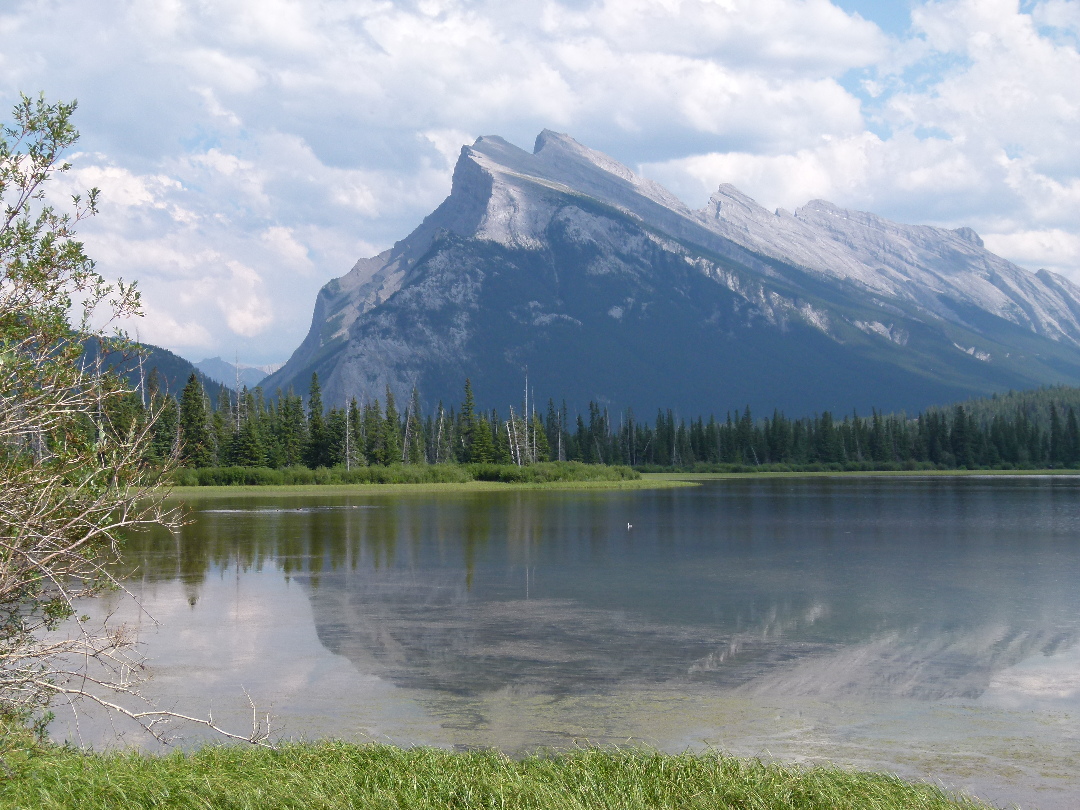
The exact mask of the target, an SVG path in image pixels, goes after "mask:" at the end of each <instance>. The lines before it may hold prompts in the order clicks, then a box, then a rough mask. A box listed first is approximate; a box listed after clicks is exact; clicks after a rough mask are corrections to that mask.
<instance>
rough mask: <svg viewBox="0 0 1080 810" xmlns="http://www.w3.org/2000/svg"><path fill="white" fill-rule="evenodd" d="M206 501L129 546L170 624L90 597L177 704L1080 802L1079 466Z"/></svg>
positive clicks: (316, 722) (288, 730)
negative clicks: (785, 765)
mask: <svg viewBox="0 0 1080 810" xmlns="http://www.w3.org/2000/svg"><path fill="white" fill-rule="evenodd" d="M186 502H187V505H188V508H189V510H190V517H191V523H190V524H189V525H187V526H185V527H184V528H183V529H182V531H181V532H179V533H178V534H176V535H170V534H168V533H166V532H161V533H157V534H150V535H141V536H139V537H137V538H135V540H134V541H133V542H132V543H131V545H130V546H129V549H128V552H127V555H126V559H125V563H124V568H125V570H126V572H127V573H128V574H129V576H130V581H129V583H128V584H129V587H130V589H131V590H132V591H133V592H134V593H135V594H137V595H138V596H139V597H140V598H141V600H142V602H143V605H144V608H145V611H146V614H148V615H149V616H152V617H153V618H154V619H155V620H156V621H157V624H154V623H153V622H151V621H150V619H149V618H148V616H147V615H144V614H140V613H138V612H137V611H134V610H132V609H131V608H130V605H127V606H125V605H124V604H123V602H122V601H120V600H118V599H116V598H113V597H110V598H107V599H105V600H100V601H99V604H98V605H97V608H96V609H98V610H100V609H116V610H118V611H119V614H118V615H119V617H120V618H123V619H125V620H126V621H128V622H129V623H130V624H131V625H132V627H133V628H134V629H135V630H137V632H138V633H139V638H140V640H141V641H142V642H143V644H144V648H143V649H144V652H145V654H146V655H147V656H148V657H149V658H150V659H151V664H152V666H153V668H154V671H155V673H156V674H155V678H154V680H153V681H152V683H151V686H150V689H149V690H148V691H149V692H151V693H152V694H153V695H155V696H157V697H158V698H160V699H161V701H162V703H163V704H164V705H167V706H170V707H173V708H175V709H177V710H180V711H185V712H192V713H197V714H205V713H206V711H207V709H209V708H212V709H213V711H214V716H215V719H216V720H219V721H222V722H226V723H228V724H230V725H232V726H233V727H235V728H238V729H240V730H243V729H244V728H245V722H246V723H247V724H248V727H250V715H251V711H250V707H249V705H248V701H247V698H246V697H245V690H246V693H247V694H250V695H251V697H252V699H254V700H255V701H256V702H257V703H258V704H259V705H260V706H263V707H265V708H268V709H271V710H272V712H273V715H274V723H275V728H280V729H281V733H282V734H283V735H284V736H286V737H305V738H314V737H324V736H334V737H343V738H348V739H353V740H380V741H391V742H395V743H398V744H401V745H413V744H431V745H439V746H450V747H458V748H471V747H485V746H497V747H499V748H501V749H503V750H506V751H508V752H511V753H522V752H529V751H534V750H537V749H538V748H542V747H554V748H566V747H569V746H573V745H579V744H617V745H638V744H642V745H651V746H655V747H658V748H661V749H663V750H666V751H672V752H677V751H684V750H694V751H697V750H703V749H705V748H708V747H713V748H718V749H722V750H724V751H729V752H732V753H736V754H741V755H754V756H764V757H775V758H780V759H784V760H789V761H799V762H806V763H814V762H820V761H824V760H830V761H835V762H840V763H844V764H849V765H852V766H855V767H858V768H868V769H888V770H891V771H894V772H897V773H900V774H901V775H903V776H906V777H912V778H928V779H931V780H934V781H937V782H940V783H943V784H945V785H946V786H947V787H949V788H951V789H967V790H971V791H974V792H976V793H978V794H979V795H980V796H982V797H983V798H986V799H989V800H991V801H994V802H996V803H1000V804H1004V803H1006V802H1009V803H1012V802H1015V803H1019V804H1021V805H1022V806H1025V807H1035V806H1037V807H1042V808H1058V807H1062V808H1064V807H1074V806H1077V804H1078V803H1080V776H1078V775H1077V774H1080V726H1078V724H1077V719H1076V718H1077V717H1078V716H1080V645H1078V643H1077V642H1078V640H1080V587H1078V585H1080V479H1077V478H1036V477H1015V478H1013V477H1010V478H1001V477H985V478H981V477H971V478H948V477H940V478H807V479H759V480H754V479H751V480H733V481H711V482H706V483H704V484H703V485H702V486H697V487H692V488H680V489H658V490H634V491H607V492H603V491H562V492H559V491H551V490H529V491H524V490H518V491H505V492H461V491H457V492H444V493H439V492H435V493H432V492H430V491H425V492H416V493H405V494H401V493H397V494H379V493H373V492H370V491H364V489H362V488H358V489H357V490H356V491H355V493H350V494H347V495H342V494H330V493H320V492H319V491H318V490H317V489H313V490H311V491H310V492H305V493H303V494H296V495H291V494H290V495H284V496H283V495H280V494H277V495H271V494H265V495H264V494H255V495H252V494H247V493H240V494H235V495H232V494H225V495H205V496H203V495H200V496H190V497H187V498H186ZM113 732H114V729H113V728H112V727H109V726H105V725H102V724H101V723H97V722H95V721H94V719H93V718H92V717H89V718H84V719H83V721H82V723H81V725H80V727H79V728H78V729H76V728H75V726H74V725H73V723H72V722H71V719H70V718H69V717H68V716H66V715H64V714H61V716H60V717H59V718H58V720H57V721H56V724H55V726H54V729H53V733H54V735H55V736H59V737H68V738H70V739H73V740H76V741H81V742H83V743H91V744H96V745H102V744H105V743H106V742H107V741H108V740H110V739H111V738H112V735H113ZM186 736H187V737H188V739H189V740H192V739H197V738H198V734H197V733H196V732H194V731H191V732H189V733H187V735H186ZM122 739H123V740H125V741H126V742H128V743H132V742H135V743H142V742H144V741H142V740H140V738H139V737H138V735H136V734H131V733H129V734H127V735H126V736H124V737H123V738H122Z"/></svg>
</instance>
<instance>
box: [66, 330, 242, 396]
mask: <svg viewBox="0 0 1080 810" xmlns="http://www.w3.org/2000/svg"><path fill="white" fill-rule="evenodd" d="M138 345H139V347H140V348H141V350H142V364H141V368H140V363H139V357H138V355H136V354H135V353H134V352H130V353H121V352H106V353H105V358H104V360H103V363H104V364H105V365H106V366H107V367H109V368H111V369H112V370H113V371H115V372H116V373H118V374H122V375H123V376H124V377H125V378H126V379H127V381H128V384H129V385H131V387H132V388H135V389H138V387H139V386H140V385H141V384H142V383H143V381H149V380H150V378H151V376H154V377H156V378H157V385H158V387H159V389H160V390H162V391H164V392H166V393H168V394H172V395H173V396H175V397H177V398H179V397H180V394H181V392H182V391H183V390H184V386H185V385H187V381H188V379H189V378H190V377H191V375H192V374H194V375H195V376H196V377H198V378H199V381H200V382H201V383H202V385H203V388H205V389H206V391H207V393H208V395H209V396H210V400H211V402H212V403H214V404H215V405H216V403H217V396H218V391H219V390H220V388H221V385H220V384H219V383H218V382H217V381H216V380H213V379H211V378H210V377H209V376H208V375H206V374H204V373H203V372H202V371H200V370H199V369H198V368H196V367H195V365H193V364H192V363H191V362H190V361H188V360H185V359H184V358H183V357H181V356H180V355H178V354H173V353H172V352H170V351H169V350H168V349H163V348H161V347H160V346H154V345H152V344H150V343H140V344H138ZM98 353H99V345H98V343H97V341H96V340H88V341H86V342H85V343H84V354H83V363H84V364H87V365H93V364H94V363H96V362H97V356H98ZM226 387H229V386H226Z"/></svg>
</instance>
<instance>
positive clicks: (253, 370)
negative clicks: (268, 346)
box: [195, 357, 269, 390]
mask: <svg viewBox="0 0 1080 810" xmlns="http://www.w3.org/2000/svg"><path fill="white" fill-rule="evenodd" d="M195 367H196V368H197V369H199V371H201V372H202V373H203V374H205V375H206V376H207V377H209V378H210V379H211V380H214V381H216V382H219V383H221V384H222V385H226V386H228V387H229V388H231V389H233V390H239V389H243V388H244V387H245V386H247V387H248V388H254V387H255V386H257V385H258V384H259V383H261V382H262V381H263V380H264V379H266V377H267V375H268V374H269V372H268V371H266V370H264V369H262V368H257V367H256V366H247V365H244V364H243V363H240V364H239V365H237V364H234V363H230V362H229V361H227V360H222V359H221V358H220V357H208V358H206V359H205V360H200V361H199V362H198V363H196V364H195ZM237 383H239V385H238V384H237Z"/></svg>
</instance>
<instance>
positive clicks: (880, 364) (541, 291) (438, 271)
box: [265, 130, 1080, 411]
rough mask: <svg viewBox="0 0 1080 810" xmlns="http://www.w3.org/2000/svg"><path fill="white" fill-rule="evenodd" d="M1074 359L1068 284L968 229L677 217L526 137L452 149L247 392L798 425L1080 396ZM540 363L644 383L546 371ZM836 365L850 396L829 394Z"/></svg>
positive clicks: (726, 199) (715, 200) (632, 184)
mask: <svg viewBox="0 0 1080 810" xmlns="http://www.w3.org/2000/svg"><path fill="white" fill-rule="evenodd" d="M661 316H663V317H661ZM665 318H666V319H667V320H665ZM642 330H644V332H643V331H642ZM807 330H809V331H807ZM796 332H797V333H798V334H797V335H794V336H793V333H796ZM643 334H649V335H652V336H653V338H654V340H655V343H656V345H657V346H659V347H661V348H664V347H666V351H667V352H668V354H665V351H661V350H657V351H654V350H653V348H651V346H650V345H648V343H647V341H644V340H643V338H642V335H643ZM785 336H789V337H790V339H788V338H786V337H785ZM800 341H801V344H802V345H800ZM545 347H547V348H546V349H545ZM590 347H591V348H590ZM631 347H633V348H631ZM1078 347H1080V288H1078V287H1077V286H1076V285H1074V284H1072V283H1071V282H1069V281H1068V280H1067V279H1065V278H1063V277H1061V276H1057V275H1055V274H1051V273H1049V272H1047V271H1040V272H1039V273H1037V274H1036V273H1030V272H1028V271H1026V270H1023V269H1022V268H1019V267H1017V266H1016V265H1013V264H1011V263H1010V262H1007V261H1006V260H1004V259H1002V258H1001V257H998V256H995V255H994V254H992V253H991V252H989V251H987V250H986V249H985V247H984V246H983V245H982V240H981V238H980V237H979V236H978V234H976V233H975V232H974V231H973V230H971V229H970V228H959V229H956V230H948V229H944V228H935V227H933V226H925V225H903V224H900V223H893V222H890V221H889V220H886V219H884V218H882V217H878V216H877V215H874V214H870V213H866V212H857V211H847V210H845V209H841V208H839V207H838V206H835V205H832V204H831V203H827V202H825V201H811V202H810V203H808V204H807V205H805V206H803V207H801V208H799V209H796V211H795V212H787V211H783V210H782V209H779V210H777V211H776V212H769V211H767V210H766V209H764V208H763V207H762V206H760V205H758V204H757V203H756V202H754V201H753V200H752V199H751V198H749V197H748V196H746V195H744V194H742V193H741V192H739V191H738V190H737V189H735V188H734V187H733V186H730V185H723V186H721V187H720V188H719V189H718V190H717V192H716V193H715V194H713V195H712V197H711V198H710V201H709V203H708V204H707V205H706V206H705V207H704V208H702V209H699V210H697V211H695V210H692V209H690V208H689V207H687V206H686V205H685V204H683V203H682V202H681V201H679V200H678V199H677V198H676V197H675V196H674V195H672V194H671V193H670V192H668V191H667V190H666V189H664V188H663V187H662V186H660V185H659V184H657V183H655V182H653V181H650V180H647V179H645V178H641V177H639V176H638V175H636V174H635V173H634V172H632V171H631V170H630V169H628V168H627V167H625V166H622V165H621V164H619V163H618V162H616V161H614V160H613V159H612V158H610V157H608V156H606V155H603V154H602V153H600V152H596V151H595V150H591V149H589V148H588V147H585V146H583V145H581V144H579V143H577V142H576V141H574V140H573V139H572V138H570V137H569V136H567V135H562V134H559V133H555V132H552V131H550V130H544V131H543V132H541V133H540V134H539V135H538V136H537V139H536V142H535V145H534V151H533V152H532V153H529V152H526V151H525V150H523V149H520V148H518V147H516V146H514V145H513V144H510V143H508V142H507V141H505V140H504V139H502V138H499V137H497V136H484V137H481V138H478V139H477V140H476V141H475V142H474V143H473V144H472V145H466V146H464V147H462V150H461V154H460V157H459V159H458V163H457V165H456V167H455V170H454V176H453V181H452V186H451V192H450V195H449V196H448V197H447V198H446V199H445V200H444V201H443V203H442V204H440V205H439V206H438V207H437V208H436V209H435V210H434V211H433V212H432V213H431V214H430V215H429V216H428V217H426V218H425V219H424V221H423V222H422V223H421V224H420V225H419V226H418V227H417V228H416V229H415V230H414V231H413V232H412V233H411V234H410V235H409V236H408V237H406V238H405V239H403V240H401V241H399V242H397V243H395V245H394V246H393V247H391V248H390V249H388V250H386V251H384V252H382V253H380V254H379V255H378V256H375V257H371V258H368V259H361V260H360V261H358V262H357V263H356V264H355V265H354V266H353V268H351V269H350V271H349V272H348V273H346V274H345V275H344V276H342V277H341V278H339V279H335V280H334V281H331V282H330V283H329V284H327V285H326V286H325V287H324V288H323V290H322V291H320V293H319V295H318V298H317V301H316V306H315V310H314V312H313V317H312V326H311V329H310V331H309V333H308V336H307V337H306V338H305V341H304V342H303V343H302V344H301V346H300V347H299V348H298V349H297V351H296V352H295V353H294V355H293V357H292V358H290V360H289V361H288V363H286V364H285V366H284V367H283V368H282V369H281V370H279V371H278V372H276V373H275V374H273V375H271V376H270V377H269V378H268V379H267V380H266V381H265V384H266V385H267V386H268V387H269V388H270V390H273V387H274V386H281V387H282V388H285V387H287V386H289V385H291V386H293V387H295V388H296V390H306V386H307V382H308V380H309V379H310V374H311V372H313V371H317V372H318V373H319V374H320V377H321V378H322V379H323V381H324V382H323V387H324V392H325V393H326V394H327V397H326V401H327V402H337V401H338V400H339V399H342V398H348V397H350V396H357V397H358V398H360V399H364V398H366V399H372V398H374V397H377V396H382V395H383V392H384V390H385V387H386V386H390V388H391V390H393V391H394V393H395V395H396V396H398V397H402V396H407V395H408V393H409V391H410V390H411V389H412V388H413V387H414V386H416V387H417V388H419V389H420V392H421V395H422V396H423V397H424V399H425V400H426V402H427V404H428V405H431V404H433V403H434V401H436V400H438V399H443V400H445V401H449V402H452V401H456V397H458V396H460V393H459V392H460V386H461V384H462V382H463V380H464V378H465V377H466V376H471V377H473V378H474V384H475V383H476V380H477V378H483V379H484V380H485V381H486V382H488V383H489V384H492V389H493V390H491V391H490V393H489V394H488V395H492V396H494V397H496V399H495V402H499V401H505V397H506V396H510V395H511V394H510V392H511V391H514V390H516V389H518V388H520V384H521V383H520V376H521V372H522V371H523V369H524V367H525V366H526V365H530V366H531V367H533V368H537V366H538V365H539V366H544V367H545V374H546V375H547V377H546V378H545V379H544V381H543V384H544V387H545V389H546V390H547V392H549V393H550V395H552V396H567V397H568V398H570V399H572V400H574V401H577V402H578V404H584V403H583V402H582V400H588V399H596V400H597V401H605V402H610V403H612V404H618V405H633V406H637V407H640V406H647V407H652V406H653V405H654V404H657V403H659V402H660V401H661V400H662V397H659V396H654V395H652V394H649V393H648V389H649V387H650V385H652V386H654V387H655V386H656V385H664V386H668V387H674V390H675V392H676V393H675V396H674V398H672V397H669V398H668V400H669V401H675V402H676V403H678V402H679V397H680V394H679V393H678V389H679V388H680V387H682V388H696V389H697V393H696V394H694V395H693V396H689V397H686V398H685V405H686V406H690V405H691V403H693V404H694V405H695V406H698V407H700V405H701V404H702V403H703V402H704V401H705V400H706V399H713V400H716V399H719V398H725V399H724V401H722V402H714V403H713V404H712V406H711V407H712V408H713V409H716V408H719V407H722V406H723V407H726V406H727V405H729V404H738V403H739V402H740V400H744V401H745V403H750V402H752V403H754V404H756V405H757V406H759V407H760V406H764V407H766V408H771V407H772V406H773V405H779V404H781V403H780V402H779V401H774V402H771V403H770V402H764V401H762V400H761V398H762V397H764V396H768V395H776V394H784V396H783V397H782V398H783V400H784V401H785V402H786V403H787V404H788V405H789V406H791V407H794V408H795V410H796V411H803V410H806V409H807V408H811V409H812V408H826V407H829V408H835V407H836V406H837V405H842V406H843V407H841V408H840V410H841V411H843V410H847V409H848V407H854V406H865V405H866V404H867V402H868V399H869V398H870V395H872V394H876V398H877V401H876V402H874V403H873V404H875V405H877V406H879V407H894V406H897V405H899V406H901V407H909V408H917V407H922V406H925V405H929V404H932V402H933V401H943V399H946V398H957V397H959V398H962V397H965V396H970V395H978V394H983V393H990V392H992V391H994V390H1006V389H1007V388H1016V387H1026V386H1030V385H1039V384H1045V383H1055V382H1076V381H1080V353H1078V351H1077V348H1078ZM706 349H708V353H706V354H704V355H701V352H703V351H705V350H706ZM545 350H546V351H555V350H557V351H559V352H561V353H562V356H563V359H564V361H565V363H575V364H579V365H589V364H595V363H597V362H599V363H601V364H606V365H612V364H614V365H616V366H618V367H619V368H620V369H621V370H622V372H623V373H625V374H627V375H632V376H639V377H640V376H641V375H645V376H646V377H649V376H650V375H651V378H652V383H648V382H645V381H642V382H639V383H632V384H631V383H628V382H619V380H618V375H613V374H606V373H605V374H599V375H597V374H589V373H579V372H577V371H574V372H572V373H571V372H569V371H567V370H566V368H563V369H562V370H560V369H558V368H556V367H555V365H554V364H552V363H549V362H548V361H547V359H546V358H544V357H543V356H542V354H543V352H544V351H545ZM732 351H734V352H736V353H737V355H736V356H734V357H732V356H729V355H730V354H731V352H732ZM604 352H607V354H606V356H605V355H604ZM672 352H680V353H683V354H687V353H688V354H690V355H694V354H698V355H701V356H699V357H697V358H696V359H695V360H694V361H692V362H691V360H690V358H687V357H675V355H674V354H671V353H672ZM654 354H655V355H656V357H655V358H653V359H652V360H651V361H650V362H653V363H658V364H660V365H671V366H672V367H673V368H674V367H685V368H684V369H683V372H682V373H683V374H684V375H691V376H692V375H694V374H696V373H699V372H700V371H701V370H702V369H707V368H710V364H712V366H711V367H712V368H713V369H714V371H715V372H717V373H720V374H723V375H725V377H726V379H725V385H719V384H713V385H711V386H710V385H700V384H698V382H696V381H694V380H693V379H687V380H682V379H679V378H678V377H677V376H676V377H672V376H671V375H669V374H666V373H665V372H664V370H663V369H661V370H660V371H649V370H648V369H646V368H643V367H639V366H641V365H642V362H643V360H642V359H641V358H643V356H645V355H649V356H652V355H654ZM635 358H638V359H635ZM751 360H753V362H756V363H761V364H766V365H769V366H772V367H774V370H773V372H772V373H773V374H774V376H775V375H780V377H781V378H782V377H783V376H784V375H788V376H790V375H792V374H794V377H792V380H793V381H794V380H796V379H799V378H800V377H801V376H806V375H805V371H806V370H805V369H804V368H802V367H801V364H805V363H810V364H812V365H813V364H817V365H819V366H820V367H821V369H822V370H823V372H824V373H826V374H827V375H828V376H830V380H831V383H829V384H824V383H823V384H820V385H819V384H812V383H813V380H812V379H807V380H805V381H804V384H805V385H806V391H805V393H806V395H807V396H809V395H810V394H812V393H816V394H817V395H819V396H822V397H823V398H824V399H825V400H826V401H821V402H816V403H811V402H810V401H808V400H807V396H803V397H798V396H789V395H787V393H786V392H785V391H784V389H783V387H782V386H779V385H777V383H776V381H773V380H770V378H769V377H768V375H766V374H764V373H763V372H762V370H761V369H758V368H756V367H754V366H752V365H751ZM565 363H564V365H565ZM852 364H854V365H852ZM845 365H847V366H849V367H852V368H860V369H862V372H861V373H863V374H866V375H868V378H867V382H866V384H865V385H862V386H860V385H856V384H853V383H851V382H844V381H843V380H842V376H843V372H842V367H844V366H845ZM548 366H550V368H547V367H548ZM511 373H512V374H513V376H514V377H515V378H517V379H515V380H514V383H513V385H512V386H511V385H510V375H511ZM732 375H743V376H742V378H739V377H738V376H734V377H733V376H732ZM451 377H453V378H454V379H453V381H452V384H451ZM601 378H603V379H604V380H605V381H604V382H603V383H602V384H601ZM590 380H591V382H590ZM562 382H566V383H567V387H565V388H564V387H562V386H561V383H562ZM890 386H891V387H892V388H890ZM897 386H899V387H900V388H899V389H897V388H896V387H897ZM904 387H907V388H909V389H911V390H910V392H909V393H910V394H911V395H910V396H906V397H905V396H903V395H902V394H903V388H904ZM567 388H569V389H570V390H567ZM477 390H482V389H480V388H478V389H477ZM897 391H900V394H898V393H897ZM916 391H918V393H916ZM770 392H773V393H772V394H770ZM928 397H930V398H929V399H927V398H928ZM844 398H847V399H849V400H851V401H850V403H847V402H843V403H842V402H841V400H842V399H844ZM511 401H513V400H511ZM745 403H744V404H745Z"/></svg>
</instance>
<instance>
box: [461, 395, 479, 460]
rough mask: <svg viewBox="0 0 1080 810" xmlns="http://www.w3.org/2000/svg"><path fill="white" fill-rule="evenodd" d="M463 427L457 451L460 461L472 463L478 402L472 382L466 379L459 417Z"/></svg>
mask: <svg viewBox="0 0 1080 810" xmlns="http://www.w3.org/2000/svg"><path fill="white" fill-rule="evenodd" d="M458 422H459V423H460V425H461V428H460V430H459V431H458V440H459V445H460V446H459V447H458V448H456V449H457V453H458V460H459V461H472V460H473V459H472V443H473V431H474V430H475V428H476V401H475V400H474V399H473V391H472V381H471V380H469V378H468V377H466V378H465V401H464V402H462V403H461V414H460V415H459V416H458Z"/></svg>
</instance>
